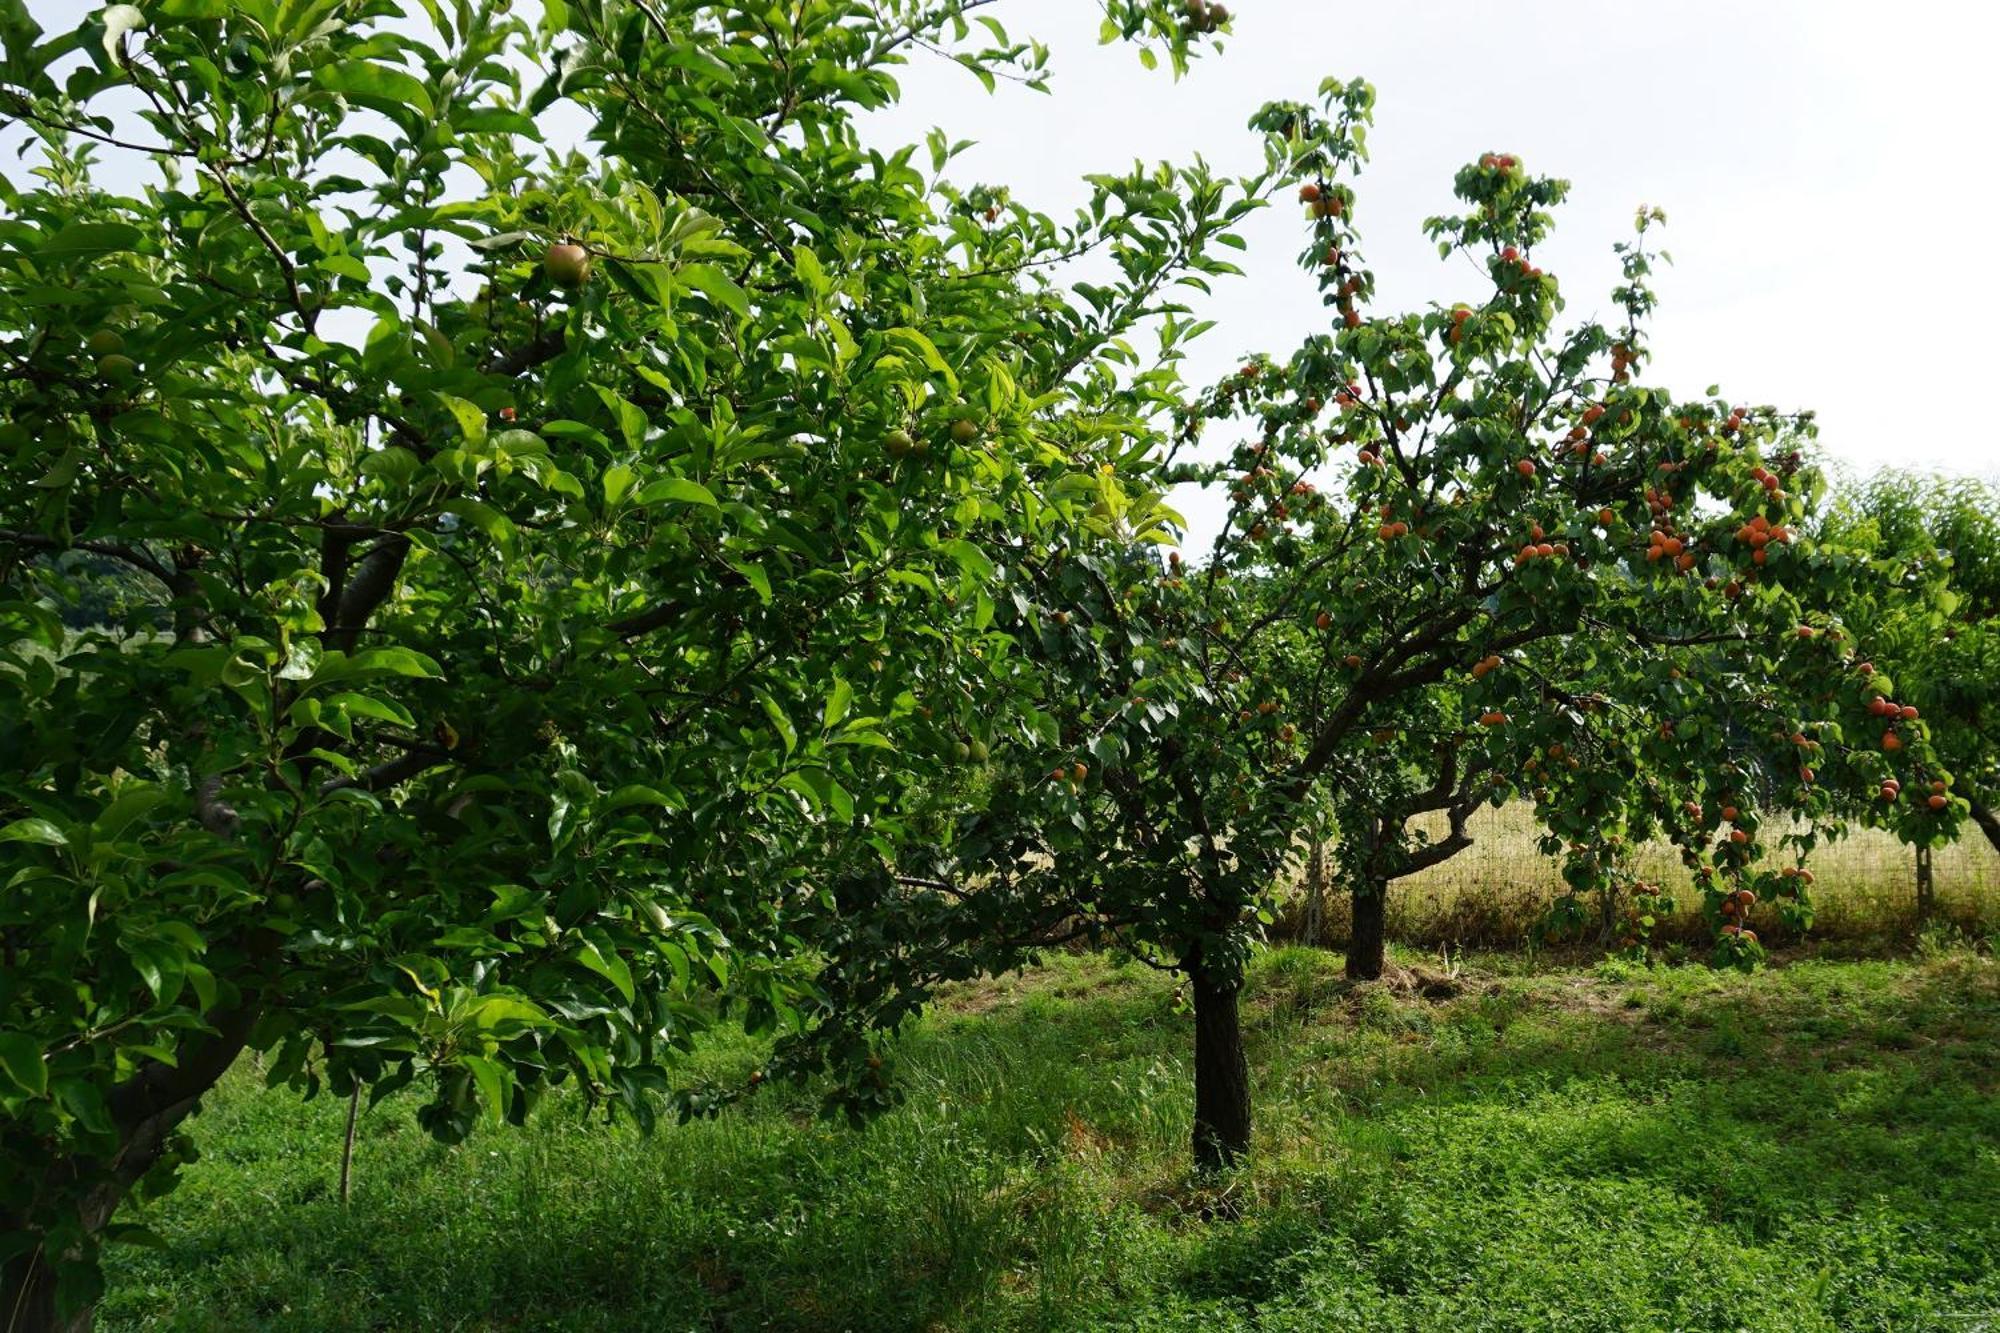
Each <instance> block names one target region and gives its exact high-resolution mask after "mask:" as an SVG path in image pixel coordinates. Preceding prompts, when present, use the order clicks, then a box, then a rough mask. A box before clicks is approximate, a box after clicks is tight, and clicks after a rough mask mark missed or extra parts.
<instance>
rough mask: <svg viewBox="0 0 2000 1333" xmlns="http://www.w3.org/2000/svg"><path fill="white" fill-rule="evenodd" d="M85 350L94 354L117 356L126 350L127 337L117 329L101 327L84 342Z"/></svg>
mask: <svg viewBox="0 0 2000 1333" xmlns="http://www.w3.org/2000/svg"><path fill="white" fill-rule="evenodd" d="M83 350H84V351H86V352H89V353H90V354H91V355H92V356H100V357H101V356H116V355H118V353H120V352H122V351H124V350H125V339H124V338H122V337H120V336H119V334H118V330H116V329H99V330H98V331H97V332H95V333H93V334H91V335H90V338H89V340H88V341H86V342H85V343H84V344H83Z"/></svg>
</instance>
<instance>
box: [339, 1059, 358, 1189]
mask: <svg viewBox="0 0 2000 1333" xmlns="http://www.w3.org/2000/svg"><path fill="white" fill-rule="evenodd" d="M360 1118H361V1081H360V1080H359V1079H356V1080H355V1082H354V1091H353V1092H352V1093H351V1094H350V1095H349V1096H348V1098H347V1133H346V1134H345V1135H343V1136H342V1137H341V1140H340V1202H341V1204H342V1206H343V1207H344V1206H345V1205H346V1204H348V1203H349V1202H350V1201H352V1200H353V1198H354V1124H355V1122H356V1121H357V1120H359V1119H360Z"/></svg>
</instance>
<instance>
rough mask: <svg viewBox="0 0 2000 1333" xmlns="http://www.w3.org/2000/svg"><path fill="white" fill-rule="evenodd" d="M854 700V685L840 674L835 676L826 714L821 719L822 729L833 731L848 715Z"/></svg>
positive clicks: (827, 697)
mask: <svg viewBox="0 0 2000 1333" xmlns="http://www.w3.org/2000/svg"><path fill="white" fill-rule="evenodd" d="M853 702H854V687H853V686H852V685H849V684H848V683H847V682H846V681H845V680H843V679H841V678H840V677H839V676H835V677H834V678H833V691H832V693H830V694H828V695H827V696H826V716H825V717H824V718H822V719H821V720H820V729H821V730H823V731H832V730H833V729H834V728H835V727H837V726H839V725H840V720H841V719H842V718H844V717H846V716H847V710H848V707H849V706H850V705H852V704H853Z"/></svg>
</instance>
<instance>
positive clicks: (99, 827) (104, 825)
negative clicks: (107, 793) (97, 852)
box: [91, 786, 167, 838]
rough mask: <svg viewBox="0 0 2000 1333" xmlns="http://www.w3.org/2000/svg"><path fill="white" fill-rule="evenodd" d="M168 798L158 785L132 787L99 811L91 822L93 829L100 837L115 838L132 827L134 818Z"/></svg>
mask: <svg viewBox="0 0 2000 1333" xmlns="http://www.w3.org/2000/svg"><path fill="white" fill-rule="evenodd" d="M166 799H167V794H166V792H164V791H162V790H161V789H160V788H158V787H152V786H139V787H133V788H130V789H128V790H126V791H124V792H122V793H121V794H120V795H119V797H118V799H117V800H115V801H113V802H111V804H109V805H107V806H105V807H104V809H103V810H101V811H99V812H98V816H97V818H96V819H95V820H93V821H92V823H91V831H92V832H94V833H95V834H96V835H97V836H98V837H100V838H115V837H117V836H118V835H119V834H120V833H123V832H124V831H125V830H126V829H127V828H128V827H130V825H131V824H132V821H133V820H135V819H138V818H139V817H140V816H142V815H144V814H145V813H146V812H147V811H149V810H151V809H152V808H153V807H154V806H157V805H158V804H160V802H162V801H164V800H166Z"/></svg>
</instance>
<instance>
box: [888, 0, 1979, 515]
mask: <svg viewBox="0 0 2000 1333" xmlns="http://www.w3.org/2000/svg"><path fill="white" fill-rule="evenodd" d="M1231 9H1232V10H1233V11H1234V13H1235V15H1236V21H1235V29H1236V35H1235V37H1234V39H1233V40H1232V41H1230V42H1229V43H1228V47H1227V50H1226V52H1225V54H1224V55H1223V56H1221V57H1220V58H1216V59H1205V60H1202V61H1200V62H1198V63H1197V64H1196V66H1195V68H1194V70H1193V72H1192V73H1191V74H1190V75H1189V77H1187V78H1186V79H1184V80H1183V81H1181V82H1180V83H1178V84H1176V83H1175V82H1173V81H1172V80H1171V79H1169V78H1167V77H1166V76H1165V75H1163V74H1149V73H1148V72H1147V71H1145V70H1144V69H1143V68H1141V67H1140V66H1139V64H1138V62H1137V60H1136V59H1135V58H1134V56H1133V54H1132V52H1131V51H1130V50H1127V49H1122V48H1117V47H1112V48H1101V47H1098V46H1096V45H1095V36H1096V33H1095V29H1096V16H1095V14H1096V6H1095V5H1090V4H1085V3H1083V0H1019V3H1014V4H1004V5H999V6H995V8H994V12H996V13H999V14H1002V15H1003V16H1004V19H1005V21H1006V22H1007V24H1008V26H1009V27H1010V29H1018V30H1020V31H1032V32H1034V33H1035V34H1036V35H1038V36H1040V37H1042V38H1043V39H1044V40H1046V41H1048V42H1049V43H1050V44H1051V45H1052V46H1053V47H1054V56H1053V62H1054V65H1055V71H1056V73H1055V80H1054V85H1053V92H1052V95H1049V96H1042V95H1039V94H1035V93H1030V92H1026V91H1024V90H1021V89H1017V88H1005V87H1003V88H1002V89H1001V91H1000V92H999V93H998V94H997V95H995V96H993V97H990V98H989V97H987V96H985V95H984V94H983V93H982V92H981V90H980V89H979V88H978V87H977V86H976V85H974V84H972V82H971V81H970V80H969V79H967V78H966V77H965V76H964V75H963V74H962V73H959V72H958V71H955V70H954V69H952V68H951V67H949V66H948V65H946V64H945V63H944V62H942V61H938V60H935V59H929V60H920V61H919V63H917V64H915V65H913V66H912V67H911V69H910V71H909V72H908V74H907V75H906V76H905V78H904V87H905V93H906V98H905V101H904V104H903V105H902V106H901V107H900V108H898V109H897V111H896V112H895V113H894V114H893V117H892V118H891V119H892V120H893V122H894V124H895V125H896V126H897V127H898V128H900V129H901V130H903V131H904V132H906V133H907V132H914V131H917V130H920V129H921V128H922V127H923V126H925V125H927V124H930V123H933V122H935V123H939V124H942V125H943V126H945V127H946V128H947V129H948V130H950V131H951V132H952V133H953V134H954V136H962V137H968V138H976V139H978V140H979V141H980V147H979V148H978V150H976V151H975V152H974V153H971V154H968V155H967V157H965V158H963V159H961V164H962V165H961V166H960V168H959V174H960V175H962V176H976V177H978V178H982V179H986V180H989V181H991V182H994V183H1001V182H1007V183H1012V184H1013V185H1014V186H1015V188H1016V191H1017V193H1019V194H1021V195H1023V196H1025V197H1026V198H1027V199H1028V200H1030V201H1032V202H1034V203H1035V204H1037V205H1038V206H1043V207H1049V208H1050V209H1051V211H1053V206H1054V205H1058V204H1070V203H1074V202H1076V201H1077V200H1079V199H1080V198H1081V197H1082V190H1081V189H1080V187H1079V186H1078V185H1077V184H1076V183H1075V182H1076V181H1077V179H1078V178H1079V177H1080V176H1081V175H1082V174H1083V173H1084V172H1086V171H1092V170H1104V169H1110V168H1116V167H1119V166H1122V165H1125V164H1127V163H1129V162H1130V161H1131V159H1133V158H1135V157H1138V158H1144V159H1147V160H1154V159H1160V158H1185V157H1187V156H1188V155H1189V154H1191V153H1195V152H1199V153H1201V154H1202V155H1203V156H1205V157H1206V158H1207V159H1208V160H1209V161H1210V162H1211V163H1213V164H1215V165H1216V166H1218V167H1228V166H1231V165H1237V164H1240V167H1239V169H1248V168H1249V167H1251V166H1252V165H1253V164H1254V160H1255V159H1254V156H1253V155H1254V153H1255V151H1256V148H1255V143H1254V140H1253V138H1252V137H1251V136H1250V135H1249V133H1248V132H1247V131H1246V130H1245V128H1244V126H1245V122H1246V121H1247V119H1248V117H1249V115H1250V113H1251V112H1252V111H1254V110H1255V109H1256V108H1257V107H1258V106H1259V105H1260V104H1262V103H1263V102H1265V101H1267V100H1270V99H1273V98H1286V99H1301V100H1305V99H1310V98H1311V97H1312V96H1313V93H1314V89H1315V88H1316V87H1317V85H1318V83H1319V81H1320V79H1321V78H1323V77H1325V76H1328V75H1336V76H1339V77H1341V78H1353V77H1361V78H1366V79H1368V80H1369V81H1370V82H1372V83H1373V84H1374V85H1375V87H1376V90H1377V92H1378V94H1379V101H1378V104H1377V107H1376V123H1375V128H1374V131H1373V133H1372V136H1371V139H1370V145H1369V146H1370V150H1371V154H1372V158H1373V160H1372V162H1371V164H1370V166H1369V167H1368V169H1367V171H1366V172H1365V174H1364V175H1363V177H1362V178H1361V180H1360V181H1359V182H1358V183H1357V188H1358V189H1359V190H1360V200H1359V203H1358V207H1357V210H1356V221H1357V223H1358V224H1359V225H1360V227H1361V228H1362V231H1363V233H1364V239H1365V243H1366V252H1367V255H1368V258H1369V260H1370V262H1371V264H1372V265H1373V267H1374V268H1375V270H1376V272H1377V274H1378V277H1379V279H1380V296H1379V297H1378V303H1379V306H1380V308H1382V309H1384V310H1400V309H1408V308H1412V307H1415V306H1419V305H1421V304H1423V303H1426V302H1430V301H1451V300H1455V299H1462V298H1466V297H1469V296H1473V295H1475V292H1474V290H1473V289H1472V288H1470V287H1468V286H1467V285H1466V284H1467V283H1468V282H1469V281H1470V280H1471V279H1472V277H1473V275H1472V274H1470V273H1469V272H1468V271H1467V270H1466V269H1465V268H1464V267H1463V266H1462V264H1460V265H1447V264H1445V263H1442V262H1440V261H1439V259H1438V257H1437V251H1436V249H1435V248H1434V247H1433V246H1432V245H1431V244H1430V242H1428V241H1427V240H1426V239H1425V238H1424V236H1423V234H1422V231H1421V224H1422V221H1423V219H1424V218H1425V217H1427V216H1431V215H1433V214H1435V213H1438V212H1442V211H1445V210H1447V209H1448V208H1449V207H1450V206H1451V178H1452V174H1453V173H1454V171H1455V170H1456V169H1457V167H1458V166H1459V165H1461V164H1462V163H1464V162H1466V161H1468V160H1470V159H1472V158H1476V157H1477V156H1478V155H1479V154H1480V153H1482V152H1486V151H1506V152H1512V153H1516V154H1518V155H1520V156H1521V157H1522V158H1523V159H1524V160H1525V161H1526V162H1527V164H1528V165H1529V167H1530V168H1531V169H1533V170H1536V171H1545V172H1549V173H1552V174H1555V175H1558V176H1563V177H1566V178H1568V179H1569V180H1570V181H1571V182H1572V183H1573V186H1574V189H1573V191H1572V193H1571V196H1570V201H1569V203H1568V204H1567V205H1566V206H1565V207H1564V208H1563V209H1562V210H1561V212H1560V213H1559V215H1558V218H1557V223H1558V230H1557V233H1556V236H1555V239H1554V241H1553V243H1552V244H1551V245H1549V246H1548V247H1546V248H1545V249H1543V250H1542V251H1540V252H1538V255H1537V262H1538V263H1540V264H1541V265H1542V266H1543V267H1544V268H1547V269H1548V270H1549V271H1551V272H1553V273H1556V274H1558V275H1559V276H1560V277H1561V278H1562V279H1563V283H1564V288H1563V290H1564V294H1565V296H1566V297H1567V299H1568V301H1569V307H1570V308H1569V313H1570V314H1571V315H1576V316H1580V315H1584V314H1588V313H1597V312H1606V313H1608V311H1609V307H1610V301H1609V296H1608V293H1609V292H1610V289H1611V287H1612V285H1613V283H1614V280H1615V276H1616V268H1615V264H1614V260H1613V258H1612V255H1611V249H1610V247H1611V243H1612V242H1613V241H1616V240H1623V239H1626V238H1628V237H1630V235H1631V234H1632V232H1631V220H1632V214H1633V211H1634V210H1635V208H1636V207H1637V206H1638V205H1640V204H1641V203H1648V204H1656V205H1658V206H1660V207H1662V208H1664V209H1665V210H1666V213H1667V218H1668V225H1667V227H1666V228H1665V230H1664V231H1663V232H1662V233H1660V243H1661V244H1662V245H1664V246H1665V248H1666V249H1667V250H1668V251H1669V252H1670V253H1671V254H1672V256H1673V259H1674V263H1673V265H1672V267H1670V268H1668V269H1666V270H1665V271H1664V272H1663V273H1661V274H1660V276H1659V278H1658V280H1657V283H1656V285H1657V287H1658V290H1659V292H1660V295H1661V298H1662V305H1661V310H1660V313H1659V316H1658V317H1657V319H1656V320H1655V322H1654V326H1653V340H1652V347H1653V350H1654V352H1655V358H1654V361H1653V363H1652V365H1651V367H1650V369H1649V373H1648V377H1649V378H1650V379H1652V380H1653V381H1655V382H1658V383H1661V384H1664V385H1665V386H1666V387H1668V388H1670V389H1672V390H1673V391H1675V392H1677V393H1684V394H1688V393H1695V394H1698V393H1700V392H1701V391H1702V390H1703V389H1705V388H1706V387H1707V386H1708V385H1710V384H1718V385H1720V386H1721V387H1722V390H1723V392H1724V393H1725V394H1727V395H1729V396H1730V397H1732V398H1733V399H1735V400H1737V401H1748V402H1756V403H1771V404H1775V405H1778V406H1780V407H1786V408H1791V407H1810V408H1813V409H1816V410H1817V411H1818V412H1819V414H1820V424H1821V428H1822V442H1823V444H1824V445H1825V447H1826V449H1827V450H1828V452H1829V453H1831V454H1832V455H1833V456H1834V457H1835V458H1837V459H1838V460H1840V461H1841V462H1843V463H1845V464H1846V465H1848V466H1850V467H1852V468H1853V469H1855V470H1857V471H1872V470H1874V469H1875V468H1877V467H1880V466H1884V465H1898V466H1918V467H1925V468H1932V469H1940V470H1948V471H1954V472H1964V473H1971V474H1975V475H1983V476H1989V477H1992V476H2000V432H1996V429H1995V427H1994V425H1993V424H1992V422H1991V419H1990V418H1987V417H1986V416H1985V414H1984V413H1983V412H1980V411H1978V410H1977V409H1974V410H1969V411H1968V410H1963V409H1954V408H1952V407H1950V406H1948V404H1949V403H1950V402H1951V401H1952V399H1953V398H1954V397H1955V396H1958V395H1962V394H1964V393H1965V392H1966V391H1967V390H1976V389H1977V388H1978V387H1979V386H1983V385H1990V384H1992V382H1993V377H1994V372H1993V371H1992V370H1991V369H1990V362H1989V360H1988V355H1987V353H1986V351H1985V350H1984V345H1985V339H1986V335H1985V334H1984V333H1983V332H1982V331H1981V330H1982V329H1983V328H1984V327H1985V326H1986V324H1987V322H1988V321H1989V320H1990V319H1991V317H1992V312H1994V311H1995V310H2000V262H1996V259H1995V257H1994V249H1993V242H1992V239H1991V228H1992V224H1993V220H1994V205H1995V204H1996V202H2000V173H1996V172H1995V171H1994V170H1993V169H1992V167H1991V165H1990V161H1989V155H1990V153H1991V152H1992V147H1991V145H1992V140H1993V133H1994V131H1995V130H1996V129H2000V114H1996V111H1995V109H1994V102H1993V100H1992V99H1993V83H1992V79H1993V73H1992V64H1991V62H1992V60H1993V58H1994V55H1995V53H1996V52H2000V4H1996V3H1993V0H1908V2H1906V3H1902V4H1897V5H1883V4H1880V3H1852V2H1849V0H1755V3H1749V2H1746V0H1671V3H1664V4H1608V3H1605V2H1604V0H1422V2H1416V3H1412V2H1410V0H1403V2H1402V3H1383V2H1382V0H1375V2H1374V3H1342V2H1341V0H1241V3H1236V4H1232V5H1231ZM1248 235H1249V239H1250V241H1251V246H1250V250H1249V252H1248V254H1247V255H1246V256H1241V257H1239V262H1240V263H1241V264H1242V265H1243V267H1244V269H1245V270H1246V273H1245V276H1244V277H1242V278H1239V279H1235V280H1234V281H1225V282H1223V283H1221V284H1219V285H1218V286H1217V289H1216V292H1215V295H1214V297H1213V298H1212V300H1211V301H1210V302H1209V303H1208V310H1207V312H1206V313H1207V314H1208V315H1209V316H1210V317H1212V318H1215V319H1217V320H1219V321H1220V322H1219V325H1218V327H1217V328H1216V329H1215V330H1214V331H1213V332H1212V333H1210V334H1209V335H1208V336H1207V338H1205V339H1204V340H1203V343H1202V344H1201V350H1200V352H1199V354H1198V355H1197V356H1196V357H1194V358H1193V364H1192V365H1191V367H1190V373H1191V374H1194V375H1195V376H1196V377H1197V378H1203V379H1206V378H1209V377H1212V376H1213V375H1214V374H1216V373H1218V372H1226V371H1227V370H1228V369H1229V367H1230V366H1231V365H1232V364H1233V363H1234V362H1235V361H1236V360H1237V359H1238V358H1240V357H1241V356H1242V355H1243V354H1244V353H1245V352H1249V351H1254V350H1268V351H1271V352H1274V353H1276V354H1279V355H1283V354H1284V353H1285V352H1287V351H1288V350H1290V348H1291V347H1293V346H1294V345H1295V344H1296V342H1297V339H1298V338H1299V336H1300V335H1301V334H1303V333H1305V332H1307V331H1309V330H1311V329H1314V328H1317V327H1321V324H1320V321H1322V320H1323V318H1324V315H1323V312H1322V309H1321V307H1319V305H1318V303H1317V297H1316V292H1315V291H1314V289H1313V287H1312V285H1311V283H1310V281H1309V280H1308V279H1307V278H1306V276H1305V275H1304V274H1303V273H1301V272H1299V271H1298V270H1297V269H1296V268H1294V267H1293V262H1294V256H1295V255H1296V253H1297V251H1298V250H1299V249H1300V248H1301V246H1300V237H1301V231H1300V224H1299V219H1298V212H1297V210H1296V208H1295V207H1283V206H1281V207H1277V208H1273V209H1270V210H1267V211H1266V212H1265V213H1263V214H1261V215H1259V217H1258V218H1257V219H1256V221H1255V222H1254V224H1253V225H1252V226H1251V227H1250V228H1249V229H1248ZM1979 396H1982V397H1983V395H1979ZM1933 405H1934V406H1933ZM1187 507H1188V510H1189V514H1190V517H1191V518H1193V519H1194V520H1195V522H1194V527H1195V528H1196V530H1197V533H1199V532H1200V531H1202V530H1204V529H1206V528H1207V526H1208V524H1207V523H1206V522H1204V521H1203V520H1204V519H1207V518H1209V517H1210V515H1209V514H1208V513H1207V512H1206V511H1207V510H1208V509H1209V506H1205V505H1200V504H1193V505H1189V506H1187ZM1191 545H1193V546H1195V547H1196V549H1201V548H1202V547H1203V546H1205V543H1204V542H1201V541H1199V540H1197V541H1195V542H1192V543H1191Z"/></svg>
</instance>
